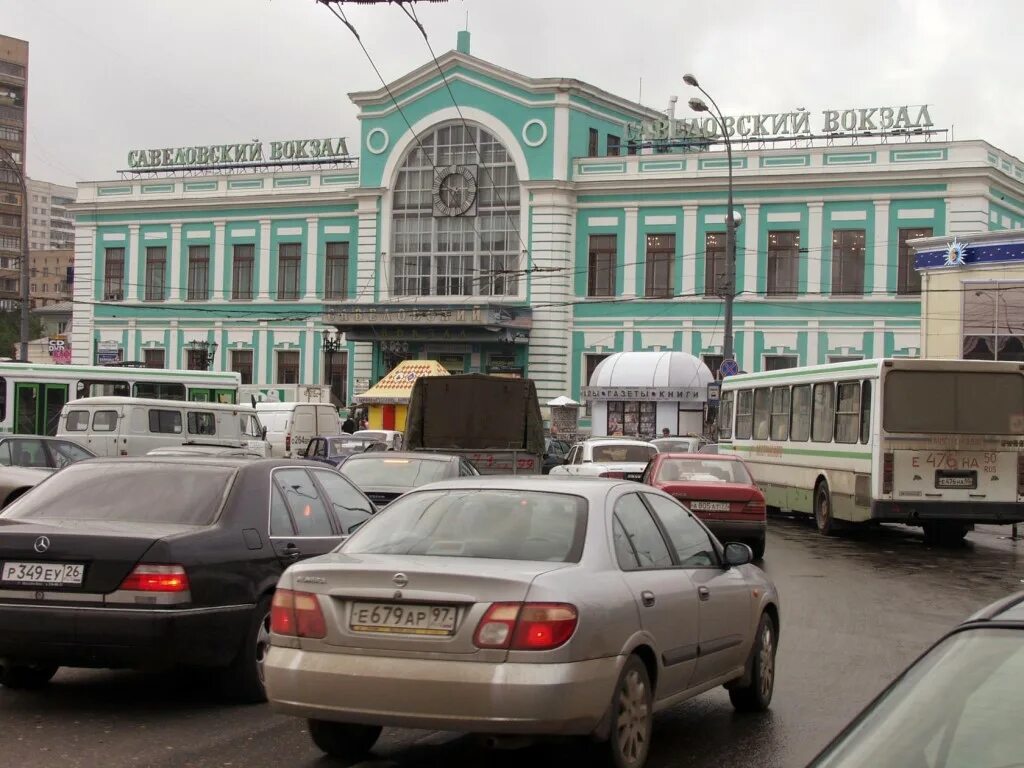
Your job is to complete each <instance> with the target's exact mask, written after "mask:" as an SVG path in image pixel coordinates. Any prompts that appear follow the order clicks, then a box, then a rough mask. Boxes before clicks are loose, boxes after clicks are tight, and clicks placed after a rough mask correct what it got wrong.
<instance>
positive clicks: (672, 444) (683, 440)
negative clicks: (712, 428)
mask: <svg viewBox="0 0 1024 768" xmlns="http://www.w3.org/2000/svg"><path fill="white" fill-rule="evenodd" d="M651 443H652V444H653V445H654V446H656V447H657V449H658V452H659V453H697V452H698V451H699V450H700V449H701V446H702V445H704V444H705V441H704V440H703V439H701V438H699V437H694V436H692V435H690V436H686V437H659V438H657V439H655V440H651Z"/></svg>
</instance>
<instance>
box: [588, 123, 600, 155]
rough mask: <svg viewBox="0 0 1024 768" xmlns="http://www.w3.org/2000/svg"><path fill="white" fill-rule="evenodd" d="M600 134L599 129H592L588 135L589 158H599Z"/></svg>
mask: <svg viewBox="0 0 1024 768" xmlns="http://www.w3.org/2000/svg"><path fill="white" fill-rule="evenodd" d="M597 143H598V133H597V128H591V129H590V132H589V133H588V134H587V157H597V155H598V152H597Z"/></svg>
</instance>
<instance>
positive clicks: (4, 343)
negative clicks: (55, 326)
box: [0, 309, 45, 359]
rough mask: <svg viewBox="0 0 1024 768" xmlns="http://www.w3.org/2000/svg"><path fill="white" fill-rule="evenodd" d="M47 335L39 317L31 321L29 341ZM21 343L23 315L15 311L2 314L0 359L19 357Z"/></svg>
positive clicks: (0, 316)
mask: <svg viewBox="0 0 1024 768" xmlns="http://www.w3.org/2000/svg"><path fill="white" fill-rule="evenodd" d="M44 333H45V329H44V326H43V321H42V320H40V319H39V318H38V317H32V318H30V319H29V334H28V337H29V339H30V340H31V339H39V338H42V336H43V334H44ZM20 341H21V315H20V313H19V312H18V310H16V309H14V310H11V311H9V312H0V357H8V356H9V357H13V358H15V359H17V357H18V344H19V342H20Z"/></svg>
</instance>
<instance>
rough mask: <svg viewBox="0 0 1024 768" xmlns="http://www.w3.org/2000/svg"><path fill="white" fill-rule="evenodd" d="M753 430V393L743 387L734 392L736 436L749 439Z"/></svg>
mask: <svg viewBox="0 0 1024 768" xmlns="http://www.w3.org/2000/svg"><path fill="white" fill-rule="evenodd" d="M753 431H754V393H753V391H751V390H749V389H744V390H741V391H739V392H737V393H736V437H737V438H738V439H740V440H749V439H750V435H751V434H752V433H753Z"/></svg>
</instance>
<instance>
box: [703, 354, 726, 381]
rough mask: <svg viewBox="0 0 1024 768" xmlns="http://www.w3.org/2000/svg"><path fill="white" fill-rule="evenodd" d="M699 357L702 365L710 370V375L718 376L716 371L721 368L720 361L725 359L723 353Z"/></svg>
mask: <svg viewBox="0 0 1024 768" xmlns="http://www.w3.org/2000/svg"><path fill="white" fill-rule="evenodd" d="M700 359H701V360H703V361H704V365H706V366H707V367H708V370H709V371H711V375H712V376H713V377H714V378H716V379H717V378H718V371H719V370H721V368H722V363H723V362H724V361H725V356H724V355H701V356H700Z"/></svg>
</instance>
